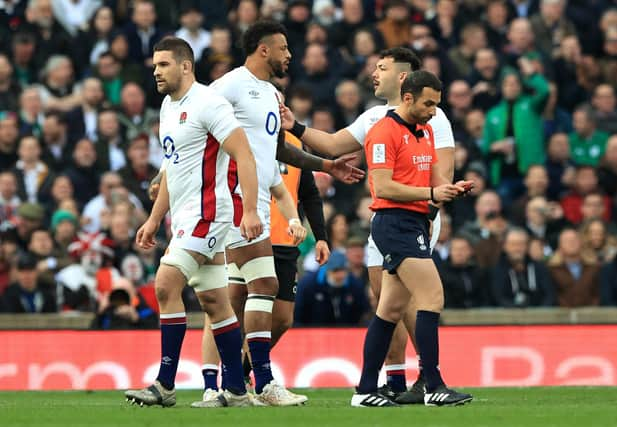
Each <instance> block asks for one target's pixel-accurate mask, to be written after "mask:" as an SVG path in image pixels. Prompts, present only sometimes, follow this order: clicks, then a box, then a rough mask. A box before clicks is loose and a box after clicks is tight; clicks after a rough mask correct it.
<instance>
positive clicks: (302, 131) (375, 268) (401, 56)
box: [281, 47, 454, 404]
mask: <svg viewBox="0 0 617 427" xmlns="http://www.w3.org/2000/svg"><path fill="white" fill-rule="evenodd" d="M419 68H420V60H419V59H418V58H417V57H416V55H415V54H414V53H413V52H412V51H411V50H409V49H407V48H403V47H396V48H392V49H386V50H384V51H382V52H381V53H380V60H379V61H378V62H377V67H376V69H375V71H374V73H373V84H374V87H375V96H377V97H378V98H382V99H385V100H386V101H387V104H386V105H379V106H375V107H372V108H370V109H368V110H367V111H365V112H364V113H362V114H361V115H360V116H358V118H357V119H356V120H355V121H354V122H353V123H352V124H350V125H349V126H347V127H346V128H344V129H341V130H339V131H337V132H336V133H333V134H329V133H327V132H323V131H320V130H317V129H312V128H308V127H305V126H303V125H301V124H300V123H298V122H296V121H295V118H294V116H293V113H292V112H291V110H289V108H287V107H285V106H283V107H282V108H281V117H282V120H283V128H285V129H289V130H290V131H291V132H292V133H293V134H294V135H295V136H297V137H299V138H300V139H301V140H302V142H304V143H305V144H306V145H307V146H309V147H311V148H313V149H315V150H316V151H318V152H320V153H324V154H328V155H331V156H339V155H341V154H345V153H352V152H356V151H358V150H360V149H362V147H363V145H364V139H365V137H366V134H367V133H368V131H369V129H370V128H371V127H372V126H373V125H374V124H375V123H376V122H377V121H378V120H380V119H382V118H383V117H384V116H385V115H386V112H387V111H388V110H393V109H395V108H396V107H397V106H398V105H399V103H400V99H401V84H402V82H403V81H404V80H405V78H406V77H407V75H408V74H409V73H411V72H412V71H415V70H418V69H419ZM428 123H429V124H430V125H431V127H432V128H433V133H434V137H435V148H436V150H437V158H438V159H439V161H438V163H436V164H435V165H434V169H435V170H436V173H439V174H441V175H442V176H444V177H445V178H446V179H447V180H448V181H450V182H451V181H452V179H453V177H454V136H453V134H452V127H451V126H450V121H449V120H448V118H447V117H446V115H445V114H444V112H443V111H442V110H441V109H440V108H437V112H436V115H435V117H433V118H432V119H431V120H430V121H429V122H428ZM432 213H433V214H435V215H436V216H434V220H433V221H432V234H431V243H430V247H431V250H432V248H433V247H434V246H435V243H436V242H437V238H438V237H439V232H440V228H441V226H440V217H439V211H438V209H437V207H436V206H434V207H433V208H432ZM367 264H368V265H367V266H368V270H369V279H370V283H371V289H372V291H373V293H374V294H375V296H376V297H377V298H379V295H380V292H381V278H382V270H383V269H382V264H383V256H382V255H381V253H380V252H379V250H378V249H377V246H376V245H375V243H374V242H373V239H372V238H371V237H370V236H369V242H368V262H367ZM415 321H416V309H415V307H414V303H413V298H412V301H411V303H410V305H409V308H408V310H407V313H406V315H405V316H404V318H403V323H404V325H403V324H400V323H399V324H398V325H397V328H396V330H395V332H394V335H393V337H392V342H391V345H390V350H389V352H388V356H387V357H386V362H385V370H386V376H387V379H388V383H387V384H386V386H384V387H382V388H381V389H380V391H381V392H382V393H384V394H386V395H387V397H389V398H390V399H392V400H394V401H396V402H397V403H403V404H405V403H419V404H420V403H424V380H423V378H422V375H421V366H420V374H419V375H418V380H417V381H416V382H415V384H414V385H413V386H412V387H411V389H410V390H408V391H407V390H406V379H405V368H406V366H405V347H406V344H407V334H406V333H405V329H407V332H408V334H409V337H410V338H411V340H412V343H413V344H414V347H416V343H415V335H414V334H415ZM416 354H418V352H417V348H416ZM419 363H421V361H419Z"/></svg>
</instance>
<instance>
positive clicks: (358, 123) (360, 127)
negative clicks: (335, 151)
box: [345, 111, 369, 145]
mask: <svg viewBox="0 0 617 427" xmlns="http://www.w3.org/2000/svg"><path fill="white" fill-rule="evenodd" d="M368 113H369V111H365V112H364V113H362V114H360V115H359V116H358V117H357V118H356V120H354V122H353V123H352V124H350V125H349V126H347V127H346V128H345V129H347V131H348V132H349V133H350V134H351V136H353V137H354V139H355V140H356V141H357V142H358V144H360V145H363V143H366V135H367V130H366V125H365V123H366V116H367V114H368Z"/></svg>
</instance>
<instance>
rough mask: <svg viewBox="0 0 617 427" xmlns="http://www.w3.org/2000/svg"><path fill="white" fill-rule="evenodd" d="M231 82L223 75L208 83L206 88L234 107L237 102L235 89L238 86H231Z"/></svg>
mask: <svg viewBox="0 0 617 427" xmlns="http://www.w3.org/2000/svg"><path fill="white" fill-rule="evenodd" d="M232 80H233V79H231V78H229V76H228V75H224V76H223V77H221V78H220V79H218V80H215V81H214V82H212V83H210V86H208V87H209V88H211V89H212V90H214V91H215V92H216V93H218V94H219V95H221V96H222V97H223V98H225V99H226V100H227V101H228V102H229V103H230V104H231V105H235V104H236V103H237V102H238V94H237V92H238V91H237V88H238V86H239V85H238V84H233V82H232Z"/></svg>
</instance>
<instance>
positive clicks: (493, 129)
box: [482, 58, 549, 200]
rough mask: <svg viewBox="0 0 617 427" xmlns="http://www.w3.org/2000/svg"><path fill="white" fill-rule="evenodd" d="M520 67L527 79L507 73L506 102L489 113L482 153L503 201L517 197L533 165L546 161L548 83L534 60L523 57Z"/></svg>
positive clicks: (503, 86) (503, 80)
mask: <svg viewBox="0 0 617 427" xmlns="http://www.w3.org/2000/svg"><path fill="white" fill-rule="evenodd" d="M519 66H520V70H521V72H522V75H523V78H522V77H521V76H520V75H519V73H518V71H517V70H515V69H514V68H510V67H507V68H505V69H504V70H503V73H502V78H501V92H502V100H501V102H500V103H499V104H497V105H496V106H495V107H493V108H491V109H490V110H489V111H488V113H487V115H486V122H485V125H484V145H483V147H482V151H483V153H484V154H485V155H486V156H488V161H489V168H490V169H489V175H490V182H491V184H492V185H493V186H494V187H495V188H496V189H497V191H498V193H499V194H500V196H502V199H503V200H512V197H515V196H517V192H519V191H521V190H522V189H523V187H522V177H523V176H524V175H525V173H526V172H527V169H528V168H529V166H531V165H533V164H542V163H544V159H545V148H544V136H543V132H542V129H543V124H542V111H543V109H544V104H545V103H546V100H547V98H548V95H549V86H548V82H547V81H546V79H545V78H544V76H542V75H541V74H540V73H539V72H538V70H537V67H536V65H534V63H533V62H532V61H530V60H528V59H525V58H521V59H520V60H519Z"/></svg>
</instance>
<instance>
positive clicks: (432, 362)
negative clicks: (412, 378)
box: [416, 310, 443, 392]
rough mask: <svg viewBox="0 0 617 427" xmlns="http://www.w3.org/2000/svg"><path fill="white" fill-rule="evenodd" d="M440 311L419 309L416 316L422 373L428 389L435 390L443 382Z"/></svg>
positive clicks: (429, 390)
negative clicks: (440, 354)
mask: <svg viewBox="0 0 617 427" xmlns="http://www.w3.org/2000/svg"><path fill="white" fill-rule="evenodd" d="M438 326H439V313H435V312H434V311H424V310H418V314H417V316H416V342H417V344H418V351H419V352H420V359H421V360H422V375H423V376H424V379H425V380H426V390H427V391H428V392H432V391H434V390H435V389H436V388H437V387H439V386H440V385H442V384H443V380H442V379H441V373H440V372H439V334H438V332H437V328H438Z"/></svg>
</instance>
